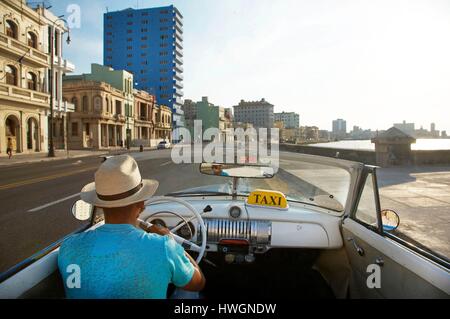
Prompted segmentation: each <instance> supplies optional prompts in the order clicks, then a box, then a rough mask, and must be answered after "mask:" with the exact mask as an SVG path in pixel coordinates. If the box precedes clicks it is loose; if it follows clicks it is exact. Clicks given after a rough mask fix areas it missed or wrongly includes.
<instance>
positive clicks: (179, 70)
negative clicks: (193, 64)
mask: <svg viewBox="0 0 450 319" xmlns="http://www.w3.org/2000/svg"><path fill="white" fill-rule="evenodd" d="M175 70H176V71H178V72H180V73H183V71H184V69H183V67H182V66H181V65H180V64H178V63H175Z"/></svg>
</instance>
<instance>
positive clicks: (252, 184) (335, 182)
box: [171, 159, 350, 213]
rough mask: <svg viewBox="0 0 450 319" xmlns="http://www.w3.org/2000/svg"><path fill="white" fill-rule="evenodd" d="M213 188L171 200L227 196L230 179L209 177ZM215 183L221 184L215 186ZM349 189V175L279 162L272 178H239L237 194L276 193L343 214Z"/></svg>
mask: <svg viewBox="0 0 450 319" xmlns="http://www.w3.org/2000/svg"><path fill="white" fill-rule="evenodd" d="M209 178H213V179H214V180H215V183H214V184H211V185H205V186H199V187H194V188H189V189H186V190H182V191H179V192H176V193H172V194H171V195H173V196H188V195H193V196H196V195H198V196H203V195H206V196H207V195H227V194H228V195H231V194H232V179H231V178H227V177H223V176H220V177H219V176H214V177H209ZM217 182H219V183H220V182H221V183H220V184H217ZM349 188H350V173H349V172H348V171H347V170H345V169H343V168H339V167H335V166H330V165H324V164H316V163H311V162H304V161H300V160H298V159H283V160H281V161H280V168H279V169H278V172H277V173H276V174H275V176H274V177H273V178H265V179H259V178H258V179H256V178H240V179H239V180H238V184H237V194H238V195H242V196H248V195H249V194H250V192H252V191H253V190H256V189H266V190H274V191H280V192H282V193H284V194H285V195H286V197H287V199H288V201H290V202H299V203H304V204H308V205H313V206H318V207H322V208H325V209H329V210H332V211H335V212H340V213H341V212H343V211H344V208H345V205H346V201H347V196H348V193H349Z"/></svg>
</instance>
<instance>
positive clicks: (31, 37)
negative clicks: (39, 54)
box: [27, 32, 37, 49]
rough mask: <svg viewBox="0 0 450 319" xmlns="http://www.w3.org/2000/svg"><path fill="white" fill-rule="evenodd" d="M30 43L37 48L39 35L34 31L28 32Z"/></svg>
mask: <svg viewBox="0 0 450 319" xmlns="http://www.w3.org/2000/svg"><path fill="white" fill-rule="evenodd" d="M27 41H28V45H29V46H30V47H32V48H35V49H37V36H36V34H34V33H33V32H28V34H27Z"/></svg>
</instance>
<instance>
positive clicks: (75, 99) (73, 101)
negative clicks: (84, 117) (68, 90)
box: [72, 97, 80, 112]
mask: <svg viewBox="0 0 450 319" xmlns="http://www.w3.org/2000/svg"><path fill="white" fill-rule="evenodd" d="M72 104H73V105H74V108H75V112H79V111H80V110H79V109H78V99H77V98H76V97H73V98H72Z"/></svg>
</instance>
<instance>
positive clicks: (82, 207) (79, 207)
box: [72, 199, 94, 221]
mask: <svg viewBox="0 0 450 319" xmlns="http://www.w3.org/2000/svg"><path fill="white" fill-rule="evenodd" d="M93 211H94V206H92V205H91V204H88V203H86V202H84V201H82V200H81V199H80V200H77V201H76V202H75V203H74V204H73V206H72V215H73V216H74V217H75V218H76V219H78V220H82V221H84V220H88V219H89V218H91V216H92V212H93Z"/></svg>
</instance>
